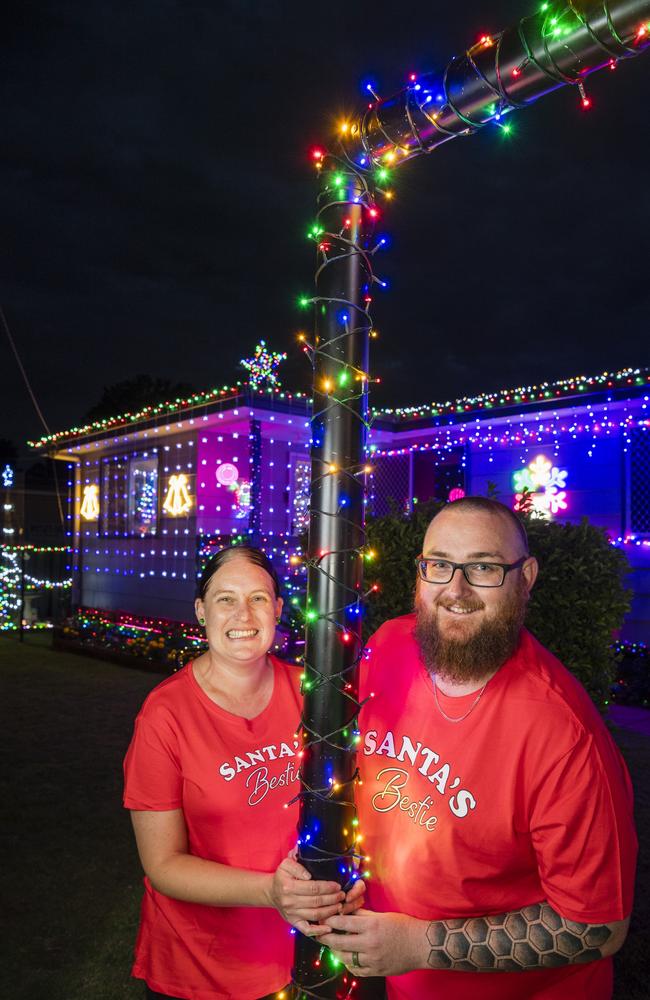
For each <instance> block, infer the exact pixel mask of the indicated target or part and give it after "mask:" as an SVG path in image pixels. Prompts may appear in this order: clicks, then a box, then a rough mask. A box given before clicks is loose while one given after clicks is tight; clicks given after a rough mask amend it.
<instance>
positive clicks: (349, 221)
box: [343, 219, 352, 226]
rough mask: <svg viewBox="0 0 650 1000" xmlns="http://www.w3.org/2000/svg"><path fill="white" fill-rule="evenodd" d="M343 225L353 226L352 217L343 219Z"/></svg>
mask: <svg viewBox="0 0 650 1000" xmlns="http://www.w3.org/2000/svg"><path fill="white" fill-rule="evenodd" d="M343 225H344V226H351V225H352V219H344V220H343Z"/></svg>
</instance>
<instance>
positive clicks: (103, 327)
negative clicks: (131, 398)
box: [0, 0, 650, 445]
mask: <svg viewBox="0 0 650 1000" xmlns="http://www.w3.org/2000/svg"><path fill="white" fill-rule="evenodd" d="M446 6H447V11H448V12H445V11H444V9H443V5H442V4H429V5H423V4H422V3H421V2H418V3H414V2H413V3H412V2H409V0H400V2H399V3H390V4H389V3H388V2H386V0H377V2H375V3H368V2H365V0H364V2H360V0H348V2H340V0H330V2H329V3H323V4H320V5H316V4H314V3H305V2H302V3H299V2H296V0H213V2H210V3H208V2H198V0H197V2H192V0H185V2H182V0H178V2H172V0H155V2H154V0H138V2H136V3H132V2H131V3H117V2H112V0H102V2H101V3H100V2H94V0H91V2H90V3H89V2H88V0H57V2H56V3H52V2H49V3H45V2H29V0H10V2H9V3H8V4H7V5H6V6H5V16H4V18H3V54H2V65H1V69H0V75H1V80H2V83H1V88H2V95H1V102H0V107H1V116H2V140H3V141H2V153H1V154H0V203H1V216H2V227H3V234H2V241H1V251H0V252H1V255H2V260H1V266H0V280H1V288H0V302H1V303H2V307H3V309H4V311H5V314H6V317H7V320H8V322H9V325H10V328H11V330H12V333H13V335H14V338H15V340H16V343H17V346H18V349H19V351H20V352H21V355H22V359H23V362H24V364H25V367H26V369H27V372H28V375H29V377H30V379H31V381H32V385H33V388H34V391H35V394H36V397H37V399H38V401H39V403H40V406H41V408H42V410H43V412H44V414H45V418H46V420H47V421H48V423H49V425H50V427H51V429H52V430H61V429H64V428H67V427H69V426H72V425H74V424H77V423H79V422H80V421H81V419H82V417H83V415H84V413H85V411H86V410H87V409H88V408H89V407H90V406H91V405H92V404H93V403H95V402H96V401H97V399H98V397H99V396H100V394H101V390H102V387H103V385H105V384H107V383H110V382H115V381H118V380H121V379H125V378H129V377H131V376H133V375H135V374H137V373H138V372H149V373H151V374H153V375H160V376H164V377H167V378H171V379H173V380H183V381H187V382H190V383H192V384H193V385H194V386H195V388H196V389H197V390H199V389H209V388H212V387H213V386H216V385H219V386H220V385H223V384H232V383H233V382H234V381H235V380H236V379H237V378H241V377H243V376H244V374H245V373H244V372H243V370H241V369H238V361H239V359H240V358H241V357H243V356H246V355H249V354H250V353H252V349H253V348H254V345H255V343H256V341H257V340H258V339H259V338H260V337H263V338H265V339H266V341H267V344H268V345H269V346H270V347H271V348H273V349H276V350H281V351H284V350H286V351H288V352H289V355H290V361H289V362H288V363H287V364H286V365H285V366H284V382H285V386H286V387H287V388H293V389H301V390H303V391H308V390H309V387H310V374H311V372H310V369H309V367H308V365H307V364H306V362H305V361H304V358H303V355H302V354H301V353H300V352H299V350H298V348H297V347H296V342H295V333H296V331H297V330H298V329H300V327H301V324H302V323H304V314H303V313H301V312H299V311H298V310H297V309H296V305H295V303H296V299H297V297H298V296H299V295H300V294H301V293H307V294H309V293H310V292H311V288H312V280H313V261H314V250H313V244H311V243H309V242H308V241H307V239H306V230H307V228H308V226H309V225H310V224H311V222H312V219H313V215H314V204H315V202H314V198H315V192H316V185H315V177H314V172H313V168H312V166H311V165H310V162H309V157H308V151H309V148H310V146H312V145H313V144H315V143H326V142H327V138H328V135H329V134H330V132H331V129H332V127H333V125H334V124H335V122H336V121H337V120H338V119H339V118H340V117H341V115H342V114H344V113H350V112H352V111H354V110H355V109H356V108H358V107H360V106H361V105H362V104H363V101H364V98H363V95H362V93H361V84H362V82H363V81H365V80H367V79H368V78H369V77H370V78H372V79H373V80H374V81H376V83H377V85H378V88H379V93H380V94H382V95H383V96H386V95H389V94H390V93H391V92H393V91H395V90H397V89H399V88H400V87H401V86H402V85H403V83H404V82H405V81H406V77H407V75H408V73H409V72H411V71H416V72H426V71H428V70H433V69H441V68H442V67H443V66H444V64H445V63H446V62H447V61H448V59H449V58H450V57H451V56H452V55H453V54H455V53H457V52H459V51H461V50H463V49H464V48H466V47H467V46H468V45H469V44H472V43H473V42H474V41H475V40H476V39H477V38H478V37H479V36H480V35H481V34H483V33H484V32H486V31H487V32H495V31H497V30H499V29H500V28H504V27H507V26H508V25H510V24H511V23H512V22H513V21H514V20H515V19H516V18H517V17H518V16H522V15H526V14H528V13H530V12H531V11H532V9H533V5H531V4H526V2H525V0H524V2H521V0H520V2H502V3H497V2H494V0H493V2H488V0H467V2H465V3H462V4H460V3H451V2H450V3H448V4H447V5H446ZM434 14H435V16H434ZM588 90H589V93H590V95H591V97H592V100H593V108H592V109H591V110H590V111H589V112H584V111H583V110H582V109H581V107H580V103H579V97H578V94H577V92H576V91H575V90H573V89H569V88H564V89H562V90H560V91H558V92H556V93H554V94H551V95H549V96H547V97H546V98H544V99H542V100H541V101H540V102H539V103H537V104H536V105H534V106H533V107H531V108H529V109H527V110H525V111H521V112H517V113H515V114H514V115H513V116H512V118H511V121H512V123H513V134H512V135H511V136H510V137H508V138H506V137H505V136H504V135H503V133H502V132H501V131H500V130H499V129H497V128H487V129H485V130H483V132H481V133H480V134H478V135H475V136H473V137H471V138H468V139H458V140H455V141H453V142H450V143H448V144H446V145H445V146H443V147H442V148H441V149H439V150H437V151H436V152H434V153H433V154H432V155H431V156H429V157H421V158H420V159H417V160H415V161H412V162H411V163H409V164H406V165H405V166H404V167H403V168H402V170H400V171H398V172H397V173H396V177H395V195H396V196H395V200H394V201H393V203H392V205H391V207H390V209H389V211H388V212H387V213H386V216H385V220H384V222H385V227H386V231H387V232H389V233H390V234H391V241H392V244H391V247H390V249H389V250H388V251H387V252H386V253H385V254H384V255H383V258H382V259H381V260H380V259H379V256H380V255H377V258H376V264H377V267H378V271H379V273H380V274H381V276H382V277H386V278H388V280H389V281H390V290H389V291H387V292H381V293H379V294H378V295H377V296H376V298H375V302H374V306H373V309H374V312H373V316H374V319H375V323H376V326H377V329H378V330H379V331H380V335H381V338H380V340H379V341H376V342H374V343H373V351H374V353H373V360H374V365H373V367H374V370H375V374H377V375H380V376H381V377H382V383H383V384H382V385H381V386H380V387H379V388H378V389H377V391H376V392H375V393H374V395H373V398H372V399H373V402H374V403H376V404H383V405H393V404H400V403H402V404H408V403H422V402H427V401H431V400H434V399H435V400H445V399H449V398H454V397H456V396H459V395H464V394H471V393H474V392H480V391H484V390H492V389H497V388H500V387H504V386H513V385H520V384H528V383H531V382H537V381H542V380H552V379H555V378H561V377H564V376H570V375H575V374H581V373H582V374H592V373H595V372H599V371H602V370H604V369H610V370H612V369H616V368H621V367H625V366H628V365H645V364H647V363H649V361H650V358H649V354H650V352H649V350H648V343H649V340H650V338H648V317H649V315H650V282H649V281H648V260H649V256H650V255H649V252H648V251H649V249H650V246H649V245H650V235H649V232H650V227H649V225H648V223H649V222H650V185H648V173H647V171H648V154H649V153H650V129H649V128H648V122H647V108H648V105H649V103H650V53H646V54H645V55H642V56H641V57H639V58H638V59H635V60H630V61H628V62H625V63H622V64H621V65H620V66H619V67H618V69H617V70H616V71H615V72H613V73H612V72H610V71H609V70H605V71H603V72H601V73H599V74H595V75H593V76H592V77H591V78H590V79H589V81H588ZM0 371H2V395H3V405H2V420H1V421H0V437H10V438H13V439H14V440H15V441H16V443H17V444H19V445H22V444H23V442H24V441H25V440H26V439H27V438H30V437H38V436H40V434H41V433H42V428H41V425H40V423H39V421H38V418H37V417H36V414H35V412H34V409H33V407H32V404H31V402H30V400H29V398H28V395H27V392H26V389H25V387H24V385H23V382H22V379H21V377H20V374H19V371H18V368H17V366H16V363H15V361H14V359H13V356H12V355H11V353H10V350H9V346H8V342H7V339H6V337H5V335H4V332H3V331H0Z"/></svg>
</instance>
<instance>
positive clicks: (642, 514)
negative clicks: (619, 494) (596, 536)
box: [629, 428, 650, 535]
mask: <svg viewBox="0 0 650 1000" xmlns="http://www.w3.org/2000/svg"><path fill="white" fill-rule="evenodd" d="M630 439H631V440H630V445H631V447H630V518H629V526H630V531H631V532H633V533H634V534H635V535H649V534H650V433H648V431H647V430H645V429H642V428H638V429H636V430H634V431H632V433H631V435H630Z"/></svg>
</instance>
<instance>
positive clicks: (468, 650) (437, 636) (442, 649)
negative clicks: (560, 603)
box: [414, 586, 528, 684]
mask: <svg viewBox="0 0 650 1000" xmlns="http://www.w3.org/2000/svg"><path fill="white" fill-rule="evenodd" d="M527 603H528V592H527V590H526V589H525V587H523V586H520V587H519V588H518V589H517V590H516V591H515V593H514V594H513V595H512V597H511V598H510V599H509V600H508V602H507V604H505V605H504V606H503V608H502V609H501V611H500V612H499V614H498V615H497V617H496V618H492V619H490V620H488V621H485V622H483V624H482V625H481V627H480V628H479V629H478V630H477V631H476V632H474V633H473V634H472V635H471V636H469V638H467V639H455V638H446V637H445V636H444V635H443V634H442V632H441V630H440V628H439V627H438V622H437V617H436V615H437V606H435V605H434V607H433V608H425V607H423V606H422V605H421V604H420V603H419V602H418V600H417V596H416V601H415V613H416V626H415V632H414V635H415V639H416V642H417V644H418V646H419V647H420V657H421V659H422V662H423V663H424V665H425V667H426V668H427V670H428V671H429V673H431V674H440V676H441V677H444V678H446V679H447V680H449V681H451V682H452V683H454V684H467V683H470V682H471V681H480V680H482V679H483V678H484V677H485V676H486V675H487V674H490V673H493V672H494V671H495V670H498V669H499V667H501V666H502V665H503V664H504V663H505V662H506V660H507V659H509V657H510V656H512V654H513V653H514V651H515V649H516V648H517V644H518V642H519V633H520V632H521V628H522V626H523V624H524V618H525V617H526V605H527ZM458 604H460V605H461V606H463V607H465V608H466V609H475V610H479V609H480V608H482V607H483V602H482V601H481V600H480V599H475V600H473V601H472V600H467V601H454V605H458Z"/></svg>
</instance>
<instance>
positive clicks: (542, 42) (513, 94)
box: [340, 0, 650, 170]
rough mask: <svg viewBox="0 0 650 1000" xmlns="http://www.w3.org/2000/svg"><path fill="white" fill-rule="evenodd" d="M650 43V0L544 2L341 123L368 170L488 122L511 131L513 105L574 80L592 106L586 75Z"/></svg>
mask: <svg viewBox="0 0 650 1000" xmlns="http://www.w3.org/2000/svg"><path fill="white" fill-rule="evenodd" d="M649 46H650V0H569V2H566V0H563V2H561V3H553V2H544V3H542V4H541V6H540V8H539V9H538V11H537V12H536V13H534V14H532V15H530V16H529V17H523V18H521V20H520V21H518V22H517V24H515V25H513V26H512V27H511V28H507V29H506V30H505V31H502V32H500V33H499V34H495V35H482V36H481V37H480V38H479V39H478V41H477V42H476V43H475V44H474V45H473V46H472V47H471V48H469V49H468V50H467V51H466V52H464V53H463V55H461V56H455V57H454V58H453V59H452V60H451V61H450V62H449V63H448V64H447V66H446V67H445V68H444V70H443V71H442V72H441V73H429V74H426V75H424V76H420V77H416V75H415V74H411V77H410V79H409V83H408V85H407V86H406V87H405V88H404V89H403V90H401V91H400V92H399V93H398V94H395V95H394V96H392V97H390V98H389V99H387V100H380V99H376V100H375V101H373V102H372V103H371V104H370V105H369V106H368V108H367V110H366V111H365V113H364V114H363V115H361V116H360V117H359V118H357V119H356V120H354V121H344V122H342V123H341V125H340V137H341V142H342V145H343V148H344V149H345V153H346V156H347V157H348V158H349V160H350V162H351V163H354V164H357V165H358V166H359V167H360V168H361V169H362V170H368V169H371V168H372V167H373V166H377V165H379V164H382V165H384V166H385V165H386V164H388V165H389V166H398V165H399V164H400V163H402V162H404V161H405V160H408V159H411V158H412V157H414V156H418V155H420V154H421V153H430V152H431V151H432V150H434V149H435V148H436V147H437V146H440V145H442V143H444V142H448V141H449V140H450V139H455V138H457V137H458V136H461V135H462V136H467V135H471V134H472V133H474V132H476V131H478V130H479V129H480V128H482V127H483V126H484V125H487V124H489V123H493V124H495V125H498V126H499V127H501V128H504V129H506V130H508V127H509V126H508V123H507V122H505V121H504V118H505V117H506V116H507V115H508V114H510V113H511V112H512V111H514V110H516V109H518V108H524V107H526V106H527V105H529V104H532V103H533V102H534V101H536V100H537V99H538V98H540V97H543V96H544V95H545V94H548V93H550V92H551V91H553V90H557V88H558V87H563V86H567V85H569V86H574V87H575V88H576V90H577V91H578V93H579V95H580V102H581V106H582V107H583V108H584V109H585V110H587V109H589V108H590V107H591V99H590V98H589V96H588V95H587V93H586V90H585V86H584V80H585V78H586V77H587V76H589V74H590V73H593V72H595V71H596V70H599V69H603V68H607V67H609V68H610V69H614V68H616V66H617V64H618V62H619V61H620V60H623V59H629V58H631V57H633V56H636V55H639V54H640V53H641V52H643V51H644V50H646V49H647V48H648V47H649ZM371 93H374V92H373V91H371Z"/></svg>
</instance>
